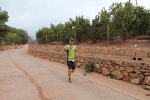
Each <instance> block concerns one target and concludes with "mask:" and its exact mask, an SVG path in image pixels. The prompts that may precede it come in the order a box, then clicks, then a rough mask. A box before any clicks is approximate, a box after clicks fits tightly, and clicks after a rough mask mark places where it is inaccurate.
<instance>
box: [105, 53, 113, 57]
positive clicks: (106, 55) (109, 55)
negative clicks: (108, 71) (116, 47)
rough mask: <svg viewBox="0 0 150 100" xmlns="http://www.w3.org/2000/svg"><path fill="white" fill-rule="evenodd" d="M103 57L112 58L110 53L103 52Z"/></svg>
mask: <svg viewBox="0 0 150 100" xmlns="http://www.w3.org/2000/svg"><path fill="white" fill-rule="evenodd" d="M105 57H106V58H113V55H112V54H105Z"/></svg>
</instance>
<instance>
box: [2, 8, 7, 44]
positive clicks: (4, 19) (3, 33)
mask: <svg viewBox="0 0 150 100" xmlns="http://www.w3.org/2000/svg"><path fill="white" fill-rule="evenodd" d="M8 18H9V16H8V12H7V11H1V10H0V43H1V42H2V41H3V39H4V36H5V35H6V33H7V30H8V27H7V25H5V22H7V21H8Z"/></svg>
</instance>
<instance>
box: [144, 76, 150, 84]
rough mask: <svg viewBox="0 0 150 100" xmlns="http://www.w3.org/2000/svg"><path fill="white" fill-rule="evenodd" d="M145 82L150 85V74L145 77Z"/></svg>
mask: <svg viewBox="0 0 150 100" xmlns="http://www.w3.org/2000/svg"><path fill="white" fill-rule="evenodd" d="M144 82H145V83H146V84H147V85H149V86H150V76H147V77H145V80H144Z"/></svg>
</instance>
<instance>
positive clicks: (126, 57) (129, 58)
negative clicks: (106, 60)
mask: <svg viewBox="0 0 150 100" xmlns="http://www.w3.org/2000/svg"><path fill="white" fill-rule="evenodd" d="M122 60H131V56H122Z"/></svg>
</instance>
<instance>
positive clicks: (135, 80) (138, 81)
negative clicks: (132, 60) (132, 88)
mask: <svg viewBox="0 0 150 100" xmlns="http://www.w3.org/2000/svg"><path fill="white" fill-rule="evenodd" d="M130 82H131V83H133V84H139V83H140V79H130Z"/></svg>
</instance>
